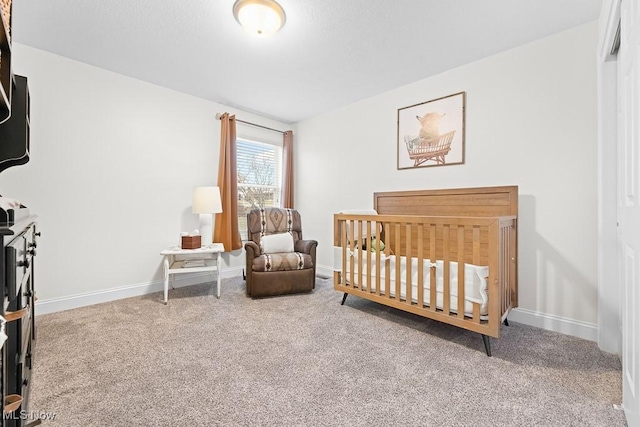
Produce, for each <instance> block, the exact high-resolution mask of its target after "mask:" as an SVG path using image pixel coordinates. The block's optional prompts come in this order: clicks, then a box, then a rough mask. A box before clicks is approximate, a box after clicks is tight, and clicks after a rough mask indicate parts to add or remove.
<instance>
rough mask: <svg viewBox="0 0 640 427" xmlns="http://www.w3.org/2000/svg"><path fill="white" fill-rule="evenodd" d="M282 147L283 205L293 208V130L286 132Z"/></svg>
mask: <svg viewBox="0 0 640 427" xmlns="http://www.w3.org/2000/svg"><path fill="white" fill-rule="evenodd" d="M282 148H283V150H282V207H283V208H289V209H293V131H290V130H288V131H286V132H285V133H284V139H283V142H282Z"/></svg>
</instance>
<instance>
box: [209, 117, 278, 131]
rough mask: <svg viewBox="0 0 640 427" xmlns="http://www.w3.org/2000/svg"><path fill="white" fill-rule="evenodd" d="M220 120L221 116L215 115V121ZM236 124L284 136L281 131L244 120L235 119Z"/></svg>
mask: <svg viewBox="0 0 640 427" xmlns="http://www.w3.org/2000/svg"><path fill="white" fill-rule="evenodd" d="M221 118H222V114H220V113H217V114H216V119H217V120H220V119H221ZM236 122H240V123H244V124H245V125H249V126H255V127H257V128H262V129H266V130H270V131H272V132H278V133H281V134H283V135H284V132H283V131H281V130H278V129H273V128H269V127H266V126H262V125H258V124H256V123H251V122H245V121H244V120H240V119H236Z"/></svg>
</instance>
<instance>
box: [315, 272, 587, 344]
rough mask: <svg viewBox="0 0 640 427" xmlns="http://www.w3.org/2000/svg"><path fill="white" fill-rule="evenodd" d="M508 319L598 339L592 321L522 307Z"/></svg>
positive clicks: (514, 311)
mask: <svg viewBox="0 0 640 427" xmlns="http://www.w3.org/2000/svg"><path fill="white" fill-rule="evenodd" d="M316 272H317V273H318V274H320V275H322V276H327V277H333V268H332V267H328V266H326V265H318V266H317V267H316ZM509 320H513V321H514V322H518V323H523V324H525V325H529V326H535V327H536V328H541V329H546V330H548V331H554V332H560V333H562V334H565V335H571V336H574V337H578V338H582V339H585V340H589V341H597V340H598V325H596V324H594V323H587V322H581V321H579V320H572V319H567V318H565V317H560V316H554V315H551V314H546V313H540V312H537V311H533V310H527V309H524V308H515V309H513V310H511V313H510V314H509Z"/></svg>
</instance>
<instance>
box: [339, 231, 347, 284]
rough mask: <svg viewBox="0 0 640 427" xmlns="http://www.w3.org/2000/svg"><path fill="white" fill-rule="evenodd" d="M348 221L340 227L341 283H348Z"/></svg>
mask: <svg viewBox="0 0 640 427" xmlns="http://www.w3.org/2000/svg"><path fill="white" fill-rule="evenodd" d="M346 224H347V222H346V221H342V222H341V225H342V228H341V229H340V243H341V246H342V264H340V265H341V266H342V275H341V279H340V284H341V285H346V284H347V229H346Z"/></svg>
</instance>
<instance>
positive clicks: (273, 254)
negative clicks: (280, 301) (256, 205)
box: [244, 208, 318, 298]
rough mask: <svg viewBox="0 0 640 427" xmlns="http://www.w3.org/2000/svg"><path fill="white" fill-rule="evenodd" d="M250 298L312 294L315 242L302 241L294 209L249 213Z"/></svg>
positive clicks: (248, 260) (247, 272) (248, 289)
mask: <svg viewBox="0 0 640 427" xmlns="http://www.w3.org/2000/svg"><path fill="white" fill-rule="evenodd" d="M247 231H248V232H247V235H248V239H249V240H248V241H247V243H246V244H245V245H244V248H245V250H246V256H247V265H246V270H245V272H246V275H247V296H250V297H254V298H255V297H265V296H271V295H281V294H293V293H298V292H310V291H312V290H313V289H314V288H315V285H316V247H317V246H318V242H317V241H315V240H303V239H302V221H301V219H300V214H299V213H298V211H297V210H295V209H284V208H264V209H254V210H252V211H251V212H249V213H248V214H247Z"/></svg>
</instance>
